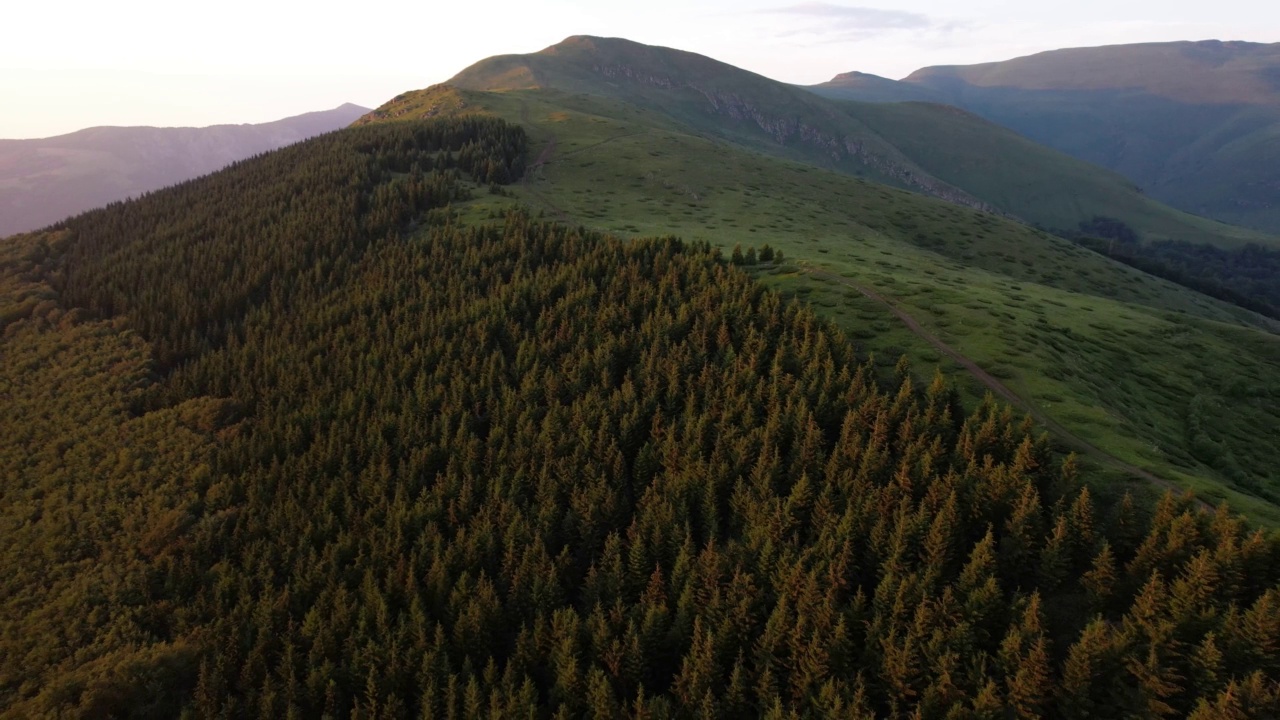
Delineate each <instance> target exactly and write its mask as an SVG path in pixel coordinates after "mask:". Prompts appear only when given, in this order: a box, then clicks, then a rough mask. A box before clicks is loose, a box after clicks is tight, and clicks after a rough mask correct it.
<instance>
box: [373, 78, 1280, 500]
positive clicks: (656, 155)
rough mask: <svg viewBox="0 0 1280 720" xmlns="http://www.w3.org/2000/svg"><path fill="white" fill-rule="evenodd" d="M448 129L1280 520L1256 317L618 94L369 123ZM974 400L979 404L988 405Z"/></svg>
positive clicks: (538, 194) (392, 114)
mask: <svg viewBox="0 0 1280 720" xmlns="http://www.w3.org/2000/svg"><path fill="white" fill-rule="evenodd" d="M451 114H463V115H467V114H487V115H492V116H497V117H502V118H506V119H507V120H509V121H511V122H519V123H521V124H522V125H523V126H524V127H525V128H527V129H528V131H529V132H530V134H531V135H532V137H533V138H534V140H535V141H536V143H537V146H538V147H539V148H540V149H538V150H537V151H536V152H535V153H534V155H533V157H534V160H533V161H532V165H531V171H530V174H529V176H528V177H527V179H526V181H525V182H524V183H521V184H520V185H519V186H517V187H516V188H513V189H512V191H511V192H512V193H513V194H515V195H516V197H517V198H518V199H520V200H523V201H524V202H527V203H529V204H531V205H533V206H534V207H537V208H541V209H543V211H544V212H546V213H547V214H548V216H549V217H553V218H558V219H561V220H564V221H566V222H571V223H575V224H583V225H586V226H588V227H592V228H596V229H600V230H606V231H610V232H615V233H620V234H623V235H646V234H662V233H676V234H678V235H680V236H682V237H685V238H690V239H696V240H706V241H709V242H711V243H713V244H716V245H719V246H720V247H722V248H723V249H724V250H725V251H726V252H728V251H729V250H730V249H731V248H732V247H733V246H734V245H735V244H738V243H742V244H744V245H746V244H752V245H756V246H757V247H760V246H761V245H762V244H765V243H768V244H769V245H770V246H771V247H773V248H775V249H780V250H782V251H783V252H784V253H785V255H786V257H787V258H788V260H789V261H791V262H792V263H795V264H790V263H789V264H788V265H787V266H785V267H783V268H773V269H772V270H771V271H769V272H766V273H764V274H763V275H762V279H763V280H764V281H765V282H766V283H768V284H770V285H772V286H774V287H778V288H780V289H783V290H784V291H786V292H789V293H794V294H796V295H798V296H800V297H804V298H806V299H808V300H810V301H811V302H813V303H815V307H816V308H817V310H818V311H819V312H820V313H821V314H823V315H825V316H826V317H830V318H832V319H833V320H835V321H836V322H838V323H841V324H844V325H845V327H846V328H847V329H848V330H849V331H850V332H851V333H854V334H855V335H858V336H861V335H866V338H865V343H866V346H867V349H868V350H872V351H875V352H876V353H877V355H878V356H880V357H881V358H882V359H884V360H887V361H888V363H889V365H892V363H893V360H895V359H896V358H897V357H898V355H900V354H902V353H904V352H905V353H907V354H908V355H910V356H911V357H912V358H913V360H914V361H915V362H916V363H917V364H919V365H921V366H926V367H927V366H929V365H932V364H935V363H940V364H941V365H942V366H943V367H944V368H946V369H948V370H949V371H954V372H962V371H964V367H963V365H962V364H960V363H958V362H956V361H955V360H954V359H952V358H950V357H948V355H947V354H946V353H944V352H940V351H939V349H938V348H937V347H935V346H933V345H932V344H931V343H930V342H928V341H927V340H925V339H923V338H922V337H921V336H919V335H917V334H914V333H912V332H909V331H907V330H906V329H905V328H903V327H902V326H901V324H900V323H899V322H898V321H897V320H896V319H894V316H893V314H892V313H891V312H890V309H889V308H886V307H885V306H884V304H882V303H878V302H875V301H873V300H870V299H867V298H865V297H864V296H863V295H862V294H861V292H860V291H859V289H858V288H863V289H867V290H870V291H873V292H875V293H876V294H878V295H879V296H880V297H888V298H890V302H891V305H892V307H893V308H896V309H898V310H902V311H905V312H906V313H908V314H909V315H910V316H911V317H912V318H913V319H914V320H915V321H917V322H919V323H920V324H921V325H922V326H923V328H924V329H925V330H926V331H927V332H929V333H930V334H931V335H932V336H934V337H937V338H940V339H941V340H942V341H944V342H945V343H947V344H948V346H949V347H951V348H953V349H956V350H957V351H958V352H959V353H960V354H961V355H962V356H963V357H964V358H966V359H968V360H971V361H973V362H975V363H976V364H977V365H978V366H980V367H981V368H984V369H985V370H987V371H989V372H991V373H995V374H997V375H998V376H999V379H1000V380H1001V382H1002V383H1003V385H1004V386H1006V387H1007V388H1011V392H1012V393H1013V394H1014V395H1015V396H1017V397H1018V398H1020V399H1021V401H1022V402H1023V405H1022V407H1024V408H1028V409H1032V410H1035V411H1036V412H1039V413H1042V414H1043V416H1044V417H1048V418H1050V419H1051V420H1053V421H1054V422H1056V423H1058V424H1059V426H1060V427H1064V428H1066V429H1067V430H1069V431H1070V433H1072V435H1073V436H1074V439H1072V440H1068V441H1066V442H1068V445H1067V446H1069V447H1075V448H1078V449H1081V450H1082V451H1083V450H1084V449H1085V448H1086V447H1092V448H1095V450H1094V451H1090V452H1089V453H1088V454H1089V456H1090V458H1091V461H1097V462H1099V463H1101V465H1102V466H1105V467H1106V468H1109V472H1115V471H1116V470H1117V469H1119V470H1120V472H1117V473H1116V474H1117V476H1118V479H1119V480H1120V481H1121V482H1123V481H1124V480H1123V479H1124V478H1129V479H1130V480H1131V481H1132V480H1133V479H1136V478H1138V477H1140V475H1138V474H1135V472H1134V468H1135V467H1136V468H1141V469H1142V470H1143V471H1146V472H1150V473H1154V474H1155V475H1156V476H1158V477H1159V478H1161V479H1163V481H1164V482H1167V483H1173V484H1174V485H1178V486H1182V487H1194V488H1196V489H1197V490H1199V491H1200V492H1202V493H1205V494H1207V495H1208V496H1210V497H1213V498H1230V499H1231V500H1232V502H1233V503H1234V504H1235V506H1236V507H1240V508H1246V507H1247V508H1249V512H1250V513H1251V514H1252V515H1254V516H1255V517H1257V518H1259V519H1262V518H1266V519H1267V522H1280V508H1278V507H1277V503H1280V494H1277V493H1278V492H1280V477H1277V476H1276V475H1275V473H1274V467H1275V466H1274V465H1273V464H1272V463H1273V461H1280V457H1278V456H1276V454H1275V452H1273V451H1274V449H1275V448H1274V446H1273V444H1272V443H1270V442H1269V441H1261V440H1260V438H1262V437H1269V434H1270V433H1273V432H1274V431H1275V429H1276V428H1280V408H1277V407H1276V406H1275V405H1274V404H1273V403H1272V402H1270V400H1262V401H1260V402H1258V403H1244V404H1242V403H1240V402H1239V401H1238V400H1239V398H1241V397H1246V396H1247V395H1248V394H1249V393H1258V394H1259V397H1260V398H1271V397H1274V396H1275V393H1276V392H1277V391H1280V388H1277V387H1276V386H1275V384H1274V381H1273V378H1274V377H1275V373H1276V372H1280V360H1278V358H1280V354H1277V351H1276V347H1277V338H1276V336H1275V335H1272V334H1270V333H1268V332H1265V331H1262V330H1260V329H1259V328H1263V327H1273V325H1270V324H1268V323H1266V322H1265V321H1263V320H1262V319H1261V318H1258V317H1257V316H1255V315H1252V314H1251V313H1248V312H1245V311H1242V310H1240V309H1238V308H1233V307H1231V306H1229V305H1225V304H1223V303H1218V302H1215V301H1212V300H1210V299H1209V298H1207V297H1205V296H1203V295H1200V294H1198V293H1195V292H1192V291H1189V290H1187V289H1186V288H1183V287H1180V286H1177V285H1174V284H1172V283H1168V282H1164V281H1161V280H1158V279H1155V278H1152V277H1151V276H1149V275H1146V274H1144V273H1141V272H1138V271H1135V270H1132V269H1129V268H1126V267H1125V266H1123V265H1121V264H1119V263H1116V262H1112V261H1109V260H1107V259H1105V258H1104V257H1102V256H1100V255H1097V254H1095V253H1092V252H1089V251H1086V250H1084V249H1082V248H1080V247H1077V246H1075V245H1073V244H1072V243H1070V242H1067V241H1065V240H1062V239H1060V238H1056V237H1053V236H1050V235H1047V234H1045V233H1041V232H1037V231H1034V230H1032V229H1030V228H1028V227H1026V226H1025V225H1023V224H1020V223H1017V222H1013V221H1010V220H1008V219H1001V218H998V217H996V216H992V215H990V214H983V213H978V212H975V211H972V210H969V209H965V208H962V207H958V206H955V205H953V204H950V203H945V202H942V201H939V200H936V199H931V198H927V197H923V196H921V195H919V194H916V193H908V192H902V191H899V190H894V189H892V188H889V187H886V186H883V185H877V184H873V183H869V182H866V181H864V180H859V179H857V178H853V177H850V176H849V175H847V174H844V173H839V172H835V171H832V170H822V169H819V168H815V167H814V166H812V165H808V164H801V163H797V162H794V161H788V160H785V159H782V158H778V157H776V156H773V155H769V154H762V153H759V152H754V151H751V150H748V149H745V148H742V147H740V146H735V145H733V144H729V143H726V142H723V141H720V140H717V139H713V138H708V137H706V136H705V134H701V133H699V134H694V133H692V132H690V131H689V130H688V129H687V128H686V126H683V125H682V124H680V123H678V122H677V121H675V120H674V119H673V118H672V117H671V116H670V115H669V114H667V113H665V112H662V111H661V110H658V109H654V110H647V109H643V108H641V107H637V106H636V105H634V104H632V103H630V102H626V101H621V100H617V99H614V98H611V97H608V96H597V95H590V94H585V93H574V94H568V93H564V92H560V91H555V90H545V89H532V90H510V91H503V92H477V91H469V90H460V89H457V88H451V87H448V86H437V87H434V88H430V89H427V90H422V91H416V92H410V93H405V94H403V95H401V96H399V97H397V98H395V99H393V100H392V101H391V102H389V103H387V104H386V105H384V106H383V107H382V108H380V109H379V110H377V111H375V112H374V113H371V114H370V116H368V117H367V118H365V119H364V120H363V121H362V122H363V123H375V124H376V123H379V122H387V121H391V122H396V121H403V120H406V119H409V118H413V117H441V116H449V115H451ZM492 202H494V203H497V204H498V205H501V204H502V203H503V202H506V201H505V200H502V199H494V200H493V201H492ZM822 273H826V274H822ZM833 277H834V278H836V279H832V278H833ZM843 282H848V283H849V285H842V283H843ZM862 321H872V322H874V324H875V326H876V328H877V330H876V332H874V333H868V331H867V329H866V327H865V326H863V325H861V322H862ZM860 341H861V340H860ZM964 386H965V387H966V389H967V390H968V391H970V392H972V397H977V398H980V397H981V395H982V393H983V392H985V391H986V390H988V389H992V388H991V386H990V385H986V386H984V385H982V384H979V383H978V382H977V381H973V382H972V384H969V383H965V384H964ZM1246 388H1247V389H1246ZM993 391H994V390H993ZM1193 428H1194V429H1193ZM1194 438H1199V440H1198V441H1196V443H1198V444H1196V445H1195V447H1196V448H1197V449H1196V450H1194V451H1193V450H1192V449H1191V447H1192V440H1193V439H1194ZM1096 449H1100V450H1101V452H1098V450H1096ZM1116 460H1120V461H1122V464H1123V466H1124V467H1123V468H1122V467H1121V466H1119V465H1116V464H1115V461H1116Z"/></svg>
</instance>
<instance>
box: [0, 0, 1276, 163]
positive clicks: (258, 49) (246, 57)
mask: <svg viewBox="0 0 1280 720" xmlns="http://www.w3.org/2000/svg"><path fill="white" fill-rule="evenodd" d="M4 16H5V17H4V24H3V26H0V138H32V137H49V136H53V135H59V134H62V133H67V132H71V131H74V130H78V129H81V128H85V127H93V126H98V125H157V126H204V125H213V124H219V123H245V122H266V121H270V120H276V119H279V118H282V117H287V116H290V115H297V114H299V113H303V112H308V111H312V110H323V109H328V108H332V107H337V106H338V105H341V104H342V103H344V102H353V103H356V104H358V105H364V106H366V107H376V106H378V105H380V104H382V103H383V102H385V101H387V100H389V99H391V98H392V97H394V96H395V95H396V94H398V93H400V92H403V91H406V90H412V89H417V88H422V87H426V86H428V85H432V84H435V83H438V82H443V81H445V80H448V79H449V78H450V77H452V76H453V75H454V74H455V73H457V72H458V71H459V70H461V69H463V68H464V67H466V66H468V65H470V64H471V63H473V62H476V61H477V60H480V59H483V58H485V57H488V56H491V55H498V54H504V53H525V52H534V51H537V50H540V49H542V48H544V47H547V46H549V45H553V44H555V43H557V42H559V41H560V40H563V39H564V38H565V37H568V36H570V35H603V36H612V37H625V38H629V39H631V40H636V41H639V42H644V43H649V44H654V45H665V46H668V47H675V48H680V49H682V50H690V51H693V52H698V53H702V54H704V55H709V56H711V57H714V58H716V59H718V60H723V61H725V62H728V63H730V64H733V65H737V66H739V67H742V68H745V69H748V70H752V71H754V72H757V73H760V74H762V75H766V76H769V77H772V78H775V79H778V80H783V81H786V82H792V83H803V84H813V83H818V82H823V81H825V80H828V79H830V78H831V77H832V76H833V75H836V74H837V73H841V72H847V71H850V70H860V71H862V72H870V73H874V74H877V75H883V76H885V77H890V78H895V79H896V78H901V77H903V76H905V75H907V74H909V73H910V72H911V71H913V70H915V69H917V68H920V67H926V66H929V65H953V64H969V63H976V62H989V61H995V60H1005V59H1009V58H1012V57H1018V56H1021V55H1028V54H1031V53H1035V52H1040V51H1044V50H1051V49H1055V48H1061V47H1081V46H1092V45H1110V44H1119V43H1132V42H1156V41H1168V40H1206V39H1220V40H1248V41H1253V42H1280V3H1274V2H1260V0H1215V2H1212V3H1206V2H1204V1H1203V0H1196V1H1195V2H1191V1H1188V0H1158V1H1157V0H1109V1H1108V0H1074V1H1073V2H1070V3H1067V2H1056V1H1044V2H1040V1H1037V2H1027V1H1026V0H1017V1H1011V0H968V1H967V2H965V3H955V2H945V1H944V0H906V1H904V2H895V3H888V2H884V3H877V2H876V0H866V2H852V3H841V2H790V1H789V0H641V1H640V2H636V1H634V0H633V1H631V2H627V3H615V2H608V1H606V0H595V1H593V2H585V1H582V0H492V1H485V0H470V1H462V2H459V1H457V0H455V1H454V2H449V3H441V2H439V1H438V0H417V1H416V2H407V1H405V0H359V1H357V2H345V3H333V2H329V1H328V0H312V1H311V2H308V3H296V2H276V1H274V0H218V2H212V3H211V2H205V3H194V2H190V3H188V2H174V1H173V0H111V1H110V2H103V1H102V0H41V1H40V2H21V3H10V4H8V7H6V9H5V12H4Z"/></svg>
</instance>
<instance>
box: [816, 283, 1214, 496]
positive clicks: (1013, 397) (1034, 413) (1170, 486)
mask: <svg viewBox="0 0 1280 720" xmlns="http://www.w3.org/2000/svg"><path fill="white" fill-rule="evenodd" d="M801 270H802V271H803V272H806V273H808V274H810V275H813V276H814V277H820V278H824V279H826V280H831V281H834V282H837V283H839V284H841V285H844V286H845V287H849V288H853V289H854V290H857V291H858V292H860V293H862V294H863V295H865V296H866V297H868V298H870V299H872V300H874V301H876V302H878V303H880V304H881V305H884V306H885V307H886V308H887V309H888V310H889V312H891V313H893V314H894V316H895V317H897V318H898V319H899V320H901V321H902V323H903V324H904V325H906V326H907V329H908V330H910V331H911V332H913V333H915V334H916V336H918V337H919V338H921V339H922V340H924V341H925V342H927V343H929V344H930V345H932V346H933V347H935V348H936V349H937V350H938V351H939V352H942V353H945V354H946V355H947V357H950V358H951V359H952V360H955V361H956V362H957V363H959V364H960V365H961V366H963V367H964V369H965V370H968V371H969V372H970V373H971V374H972V375H973V376H974V377H976V378H977V379H978V381H979V382H981V383H982V384H983V385H985V386H986V387H987V388H988V389H990V390H991V391H992V392H993V393H995V394H996V395H999V396H1000V397H1002V398H1004V399H1005V401H1007V402H1008V403H1009V404H1011V405H1013V406H1015V407H1018V408H1021V409H1022V410H1024V411H1026V412H1027V413H1030V415H1031V417H1032V418H1034V419H1035V420H1036V422H1038V423H1040V424H1041V425H1043V426H1045V427H1046V428H1048V429H1049V431H1050V432H1052V433H1053V434H1054V435H1057V436H1058V437H1059V438H1061V439H1062V440H1063V441H1064V442H1066V443H1067V444H1068V445H1071V446H1072V447H1074V448H1075V449H1076V450H1078V451H1080V452H1081V453H1083V454H1085V455H1088V456H1090V457H1093V458H1095V459H1097V460H1100V461H1102V462H1105V463H1107V464H1108V465H1111V466H1112V467H1115V468H1118V469H1120V470H1123V471H1124V472H1127V473H1129V474H1130V475H1135V476H1137V477H1140V478H1142V479H1144V480H1147V481H1149V482H1151V483H1153V484H1155V485H1156V486H1158V487H1161V488H1164V489H1166V490H1170V491H1172V492H1174V493H1177V494H1181V493H1183V492H1184V491H1185V490H1186V488H1183V487H1180V486H1178V485H1176V484H1174V483H1172V482H1170V481H1168V480H1166V479H1164V478H1162V477H1160V476H1158V475H1155V474H1153V473H1151V472H1149V471H1147V470H1143V469H1142V468H1140V467H1137V466H1136V465H1131V464H1129V463H1127V462H1125V461H1123V460H1121V459H1120V458H1117V457H1115V456H1114V455H1111V454H1109V453H1107V452H1106V451H1105V450H1103V449H1101V448H1099V447H1098V446H1096V445H1094V444H1092V443H1090V442H1089V441H1087V440H1085V439H1084V438H1082V437H1080V436H1078V435H1076V434H1075V433H1073V432H1071V431H1070V430H1068V429H1066V428H1065V427H1063V426H1062V424H1061V423H1059V422H1058V421H1056V420H1054V419H1053V418H1051V417H1049V416H1048V415H1046V414H1045V413H1044V412H1043V411H1042V410H1040V409H1039V408H1037V407H1036V406H1035V405H1032V404H1031V403H1029V402H1027V401H1026V400H1024V399H1022V397H1021V396H1019V395H1018V394H1017V393H1015V392H1014V391H1013V390H1011V389H1010V388H1009V386H1008V385H1005V384H1004V383H1002V382H1000V380H999V379H998V378H996V377H995V376H993V375H992V374H991V373H989V372H987V371H986V370H983V369H982V368H981V367H979V366H978V364H977V363H976V362H974V361H973V360H970V359H969V358H968V357H965V356H964V355H962V354H960V352H959V351H958V350H956V349H955V348H953V347H951V346H950V345H948V344H946V343H945V342H943V341H942V340H940V339H938V337H937V336H936V335H934V334H933V333H931V332H929V331H928V330H925V329H924V328H923V327H921V326H920V323H918V322H916V319H915V318H913V317H911V316H910V315H908V314H907V313H906V312H905V311H903V310H902V309H901V308H899V307H898V306H897V305H894V304H893V303H892V302H891V301H890V300H888V299H887V298H885V297H884V296H883V295H881V294H880V293H877V292H876V291H875V290H872V289H871V288H869V287H866V286H865V285H860V284H858V283H856V282H854V281H852V280H850V279H849V278H846V277H844V276H842V275H837V274H835V273H832V272H829V271H826V270H819V269H818V268H813V267H803V268H801ZM1198 502H1199V504H1200V505H1201V507H1204V508H1206V509H1209V510H1212V509H1213V508H1212V507H1211V506H1210V505H1209V504H1207V503H1205V502H1203V501H1198Z"/></svg>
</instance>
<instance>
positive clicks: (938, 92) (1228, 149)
mask: <svg viewBox="0 0 1280 720" xmlns="http://www.w3.org/2000/svg"><path fill="white" fill-rule="evenodd" d="M847 75H848V74H846V75H842V76H837V77H836V78H835V79H833V80H832V81H831V82H828V83H824V84H822V85H818V86H814V87H813V88H811V89H812V90H814V91H815V92H817V93H819V94H821V95H824V96H827V97H833V98H843V99H850V100H864V101H871V102H883V101H890V102H892V101H901V100H914V99H919V97H920V95H921V94H922V93H927V94H928V96H929V98H930V99H933V100H935V101H939V102H946V103H949V104H952V105H956V106H958V107H962V108H965V109H967V110H970V111H972V112H975V113H977V114H979V115H981V116H983V117H985V118H987V119H990V120H992V121H994V122H997V123H999V124H1001V125H1004V126H1006V127H1009V128H1011V129H1013V130H1016V131H1017V132H1019V133H1021V134H1023V135H1025V136H1026V137H1028V138H1030V139H1032V140H1034V141H1036V142H1039V143H1042V144H1044V145H1047V146H1049V147H1052V148H1056V149H1058V150H1061V151H1063V152H1065V153H1067V154H1069V155H1072V156H1074V157H1077V158H1080V159H1082V160H1085V161H1087V162H1090V163H1095V164H1097V165H1101V166H1103V167H1106V168H1109V169H1111V170H1114V171H1116V172H1119V173H1121V174H1122V175H1124V176H1126V177H1128V178H1130V179H1131V180H1133V181H1134V182H1136V183H1137V184H1138V185H1139V186H1140V187H1142V189H1143V190H1144V192H1146V193H1147V194H1149V195H1151V197H1153V198H1155V199H1158V200H1160V201H1162V202H1166V203H1169V204H1171V205H1173V206H1175V207H1178V208H1181V209H1183V210H1186V211H1188V212H1191V213H1195V214H1197V215H1202V216H1205V217H1211V218H1215V219H1217V220H1221V221H1223V222H1229V223H1233V224H1238V225H1244V226H1248V227H1253V228H1257V229H1261V230H1264V231H1269V232H1280V201H1277V197H1280V194H1278V193H1277V189H1278V188H1280V171H1277V170H1276V168H1280V44H1276V45H1261V44H1256V43H1243V42H1227V43H1223V42H1217V41H1207V42H1195V43H1192V42H1182V43H1156V44H1143V45H1121V46H1108V47H1098V48H1074V49H1067V50H1056V51H1051V52H1046V53H1040V54H1037V55H1032V56H1029V57H1024V58H1016V59H1013V60H1009V61H1005V62H999V63H986V64H982V65H972V66H946V67H933V68H924V69H922V70H919V71H917V72H915V73H913V74H911V75H910V76H909V77H907V78H905V79H904V80H903V81H902V82H900V83H897V84H896V85H895V84H893V83H892V81H887V80H883V79H882V81H881V82H876V83H857V82H850V81H849V80H848V78H847V77H846V76H847Z"/></svg>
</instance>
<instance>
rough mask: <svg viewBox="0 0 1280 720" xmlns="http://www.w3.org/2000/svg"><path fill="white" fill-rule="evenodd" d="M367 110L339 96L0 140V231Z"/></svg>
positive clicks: (55, 217) (133, 191)
mask: <svg viewBox="0 0 1280 720" xmlns="http://www.w3.org/2000/svg"><path fill="white" fill-rule="evenodd" d="M367 112H368V110H367V109H366V108H363V107H360V106H359V105H355V104H352V103H344V104H343V105H340V106H338V107H336V108H333V109H330V110H321V111H315V112H309V113H303V114H300V115H294V116H290V117H287V118H281V119H279V120H273V121H271V122H266V123H243V124H220V125H210V126H206V127H152V126H114V125H100V126H94V127H89V128H84V129H82V130H77V131H75V132H71V133H66V134H63V135H55V136H52V137H47V138H35V139H27V140H0V236H5V235H10V234H13V233H16V232H24V231H30V230H35V229H36V228H39V227H43V226H45V225H49V224H51V223H54V222H57V221H59V220H62V219H63V218H66V217H68V216H71V215H74V214H76V213H80V212H84V211H85V210H90V209H92V208H94V207H99V206H101V205H105V204H106V203H109V202H113V201H117V200H123V199H125V198H127V197H132V196H137V195H140V194H142V193H145V192H150V191H152V190H158V189H160V188H162V187H165V186H167V185H172V184H174V183H177V182H181V181H183V180H189V179H191V178H194V177H197V176H200V175H204V174H206V173H210V172H213V171H214V170H218V169H220V168H222V167H224V166H226V165H228V164H230V163H233V162H236V161H239V160H244V159H245V158H248V157H251V156H253V155H256V154H259V153H262V152H266V151H268V150H274V149H276V148H279V147H282V146H284V145H288V144H291V143H295V142H298V141H300V140H304V139H306V138H309V137H314V136H316V135H320V134H323V133H325V132H330V131H332V130H337V129H339V128H342V127H345V126H347V125H349V124H351V122H353V121H354V120H356V119H357V118H359V117H360V116H361V115H363V114H365V113H367Z"/></svg>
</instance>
